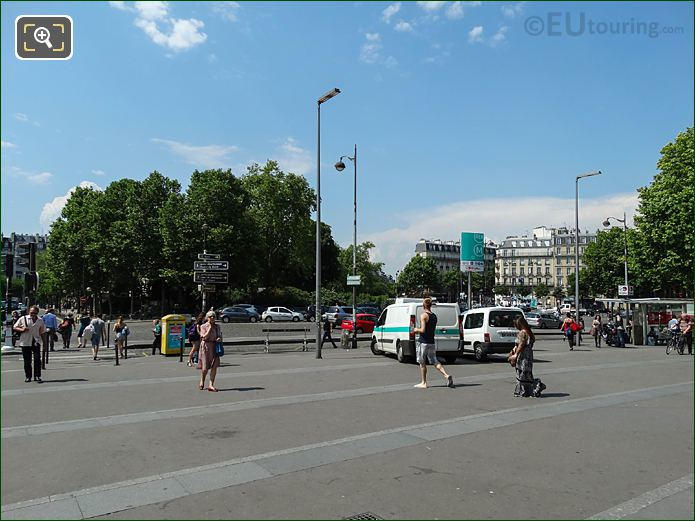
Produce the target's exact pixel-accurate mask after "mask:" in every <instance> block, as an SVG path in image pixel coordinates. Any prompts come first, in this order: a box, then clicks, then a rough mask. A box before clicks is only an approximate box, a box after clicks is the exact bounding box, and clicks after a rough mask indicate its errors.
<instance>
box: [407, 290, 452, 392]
mask: <svg viewBox="0 0 695 521" xmlns="http://www.w3.org/2000/svg"><path fill="white" fill-rule="evenodd" d="M422 306H423V307H424V311H423V313H422V315H420V327H419V328H417V327H416V328H414V329H413V331H414V332H415V333H420V337H419V338H418V341H417V345H416V347H415V354H416V359H417V363H418V364H420V376H421V380H420V383H419V384H416V385H415V387H417V388H418V389H427V387H428V385H427V361H428V360H429V363H430V364H432V365H433V366H434V368H435V369H436V370H437V371H439V372H440V373H442V376H444V379H445V380H446V385H447V387H454V378H453V376H451V375H450V374H447V372H446V370H445V369H444V367H443V366H442V364H440V363H439V360H437V347H436V344H435V342H434V332H435V329H436V328H437V315H435V314H434V313H432V299H431V298H429V297H427V298H426V299H425V300H424V301H423V303H422Z"/></svg>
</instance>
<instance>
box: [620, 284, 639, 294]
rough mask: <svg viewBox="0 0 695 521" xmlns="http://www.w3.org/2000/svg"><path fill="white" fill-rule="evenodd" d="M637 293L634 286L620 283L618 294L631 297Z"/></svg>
mask: <svg viewBox="0 0 695 521" xmlns="http://www.w3.org/2000/svg"><path fill="white" fill-rule="evenodd" d="M634 294H635V288H634V286H626V285H624V284H620V285H618V296H619V297H631V296H632V295H634Z"/></svg>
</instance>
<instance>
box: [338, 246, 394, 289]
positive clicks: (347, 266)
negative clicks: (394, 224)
mask: <svg viewBox="0 0 695 521" xmlns="http://www.w3.org/2000/svg"><path fill="white" fill-rule="evenodd" d="M372 248H374V243H373V242H370V241H367V242H363V243H361V244H358V245H357V249H356V250H355V251H356V255H355V257H356V266H357V274H358V275H359V276H360V277H361V283H362V284H361V286H360V287H359V288H358V289H359V291H361V292H363V293H369V294H373V295H380V294H384V293H387V292H388V285H389V282H388V278H387V277H386V275H385V274H384V271H383V267H384V263H383V262H371V261H370V255H369V250H371V249H372ZM352 250H353V248H352V244H351V245H350V246H348V247H347V248H344V249H341V250H340V255H339V260H340V266H341V268H342V273H343V277H342V280H341V281H340V283H341V284H342V285H343V287H345V279H346V276H347V275H352Z"/></svg>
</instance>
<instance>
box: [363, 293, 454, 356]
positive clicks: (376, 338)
mask: <svg viewBox="0 0 695 521" xmlns="http://www.w3.org/2000/svg"><path fill="white" fill-rule="evenodd" d="M422 300H423V299H421V298H397V299H396V302H395V304H391V305H390V306H388V307H387V308H386V309H385V310H384V311H382V312H381V315H380V316H379V320H378V321H377V323H376V326H375V327H374V332H373V333H372V343H371V348H372V353H374V354H375V355H380V354H383V353H393V354H395V355H396V358H397V359H398V361H399V362H401V363H403V362H406V361H408V360H409V359H414V358H415V340H416V334H415V333H414V332H413V328H416V327H420V315H422V313H423V311H424V308H423V306H422ZM432 312H433V313H434V314H435V315H437V327H436V329H435V333H434V342H435V345H436V347H437V355H439V356H441V357H442V358H444V360H445V361H446V362H447V363H449V364H453V363H454V362H455V361H456V358H457V357H458V356H459V355H460V339H461V331H460V328H459V325H460V322H459V307H458V304H455V303H453V304H438V303H437V302H432Z"/></svg>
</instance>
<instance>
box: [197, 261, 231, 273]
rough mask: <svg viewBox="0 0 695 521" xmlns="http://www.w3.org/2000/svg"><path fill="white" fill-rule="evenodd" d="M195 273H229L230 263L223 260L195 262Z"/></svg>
mask: <svg viewBox="0 0 695 521" xmlns="http://www.w3.org/2000/svg"><path fill="white" fill-rule="evenodd" d="M193 269H194V270H195V271H227V270H228V269H229V261H223V260H207V261H195V262H194V263H193Z"/></svg>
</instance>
